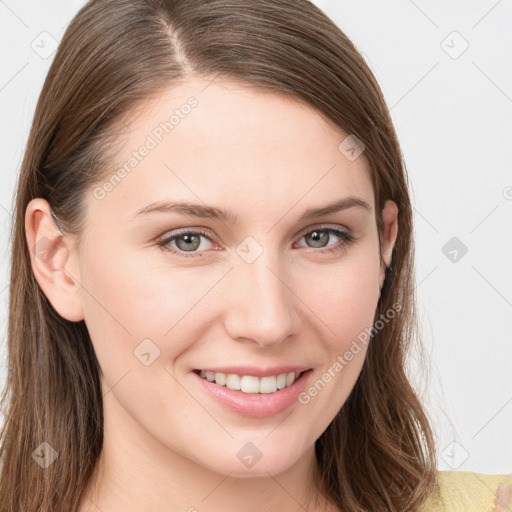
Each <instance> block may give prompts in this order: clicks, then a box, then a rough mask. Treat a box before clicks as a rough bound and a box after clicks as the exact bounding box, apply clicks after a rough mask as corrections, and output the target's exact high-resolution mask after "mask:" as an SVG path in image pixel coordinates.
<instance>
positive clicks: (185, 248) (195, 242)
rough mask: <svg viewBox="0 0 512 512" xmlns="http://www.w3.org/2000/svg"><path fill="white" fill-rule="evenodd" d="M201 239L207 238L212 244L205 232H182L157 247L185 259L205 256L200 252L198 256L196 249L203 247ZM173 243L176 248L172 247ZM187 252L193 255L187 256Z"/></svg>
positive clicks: (165, 239) (158, 243) (161, 241)
mask: <svg viewBox="0 0 512 512" xmlns="http://www.w3.org/2000/svg"><path fill="white" fill-rule="evenodd" d="M201 238H206V239H207V240H209V241H210V242H211V239H210V237H209V236H208V235H207V234H206V233H205V232H204V231H182V232H180V233H175V234H173V235H171V236H168V237H166V238H164V239H163V240H160V241H159V242H157V245H158V246H160V247H161V248H162V249H164V250H166V251H170V252H174V253H178V254H180V255H183V256H185V257H190V256H203V254H201V253H200V252H198V253H197V254H196V249H198V248H199V247H200V246H201ZM173 242H174V243H175V244H176V247H173V246H172V245H171V244H172V243H173ZM187 252H189V253H192V254H190V255H189V254H186V253H187Z"/></svg>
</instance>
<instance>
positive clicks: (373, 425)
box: [0, 0, 437, 512]
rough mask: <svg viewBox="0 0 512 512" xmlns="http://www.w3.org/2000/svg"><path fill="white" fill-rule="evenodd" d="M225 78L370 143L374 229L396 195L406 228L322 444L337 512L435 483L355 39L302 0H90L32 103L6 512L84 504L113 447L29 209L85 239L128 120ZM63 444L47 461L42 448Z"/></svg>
mask: <svg viewBox="0 0 512 512" xmlns="http://www.w3.org/2000/svg"><path fill="white" fill-rule="evenodd" d="M194 76H196V77H205V78H212V79H213V78H214V77H226V78H229V79H235V80H238V81H239V82H240V83H246V84H249V85H251V86H252V87H256V88H259V89H260V90H262V91H269V92H274V93H278V94H285V95H289V96H290V97H292V98H296V99H300V100H303V101H305V102H307V103H309V104H310V105H312V106H314V107H315V108H316V109H317V110H318V111H319V112H320V113H321V114H323V115H324V116H325V118H326V119H327V120H329V121H330V122H332V123H333V125H334V126H335V127H338V128H341V129H342V130H343V131H344V132H346V133H347V134H353V135H355V136H356V137H357V138H358V139H359V140H360V141H362V142H363V143H364V146H365V151H364V156H365V158H366V159H367V161H368V163H369V167H370V170H371V176H372V182H373V189H374V197H375V205H376V222H377V226H378V230H379V237H381V235H382V228H383V222H382V219H381V216H380V212H381V210H382V208H383V205H384V202H385V201H386V200H387V199H392V200H393V201H395V202H396V203H397V205H398V208H399V217H398V222H399V227H398V238H397V242H396V245H395V248H394V252H393V258H392V265H391V267H389V268H388V269H387V271H386V280H385V283H384V286H383V288H382V292H381V298H380V300H379V304H378V308H377V311H376V314H375V318H376V319H377V318H382V315H383V314H386V312H388V311H390V310H391V309H394V308H393V305H394V304H397V303H399V304H400V305H401V308H399V311H397V310H396V308H395V309H394V311H395V314H394V318H393V319H392V321H387V322H385V323H384V325H383V326H382V328H381V329H379V330H378V331H377V332H375V333H373V336H372V339H371V342H370V343H369V344H368V351H367V356H366V359H365V362H364V366H363V368H362V371H361V374H360V376H359V378H358V380H357V382H356V384H355V387H354V389H353V391H352V393H351V394H350V396H349V398H348V399H347V401H346V403H345V404H344V406H343V407H342V408H341V410H340V411H339V413H338V414H337V415H336V417H335V418H334V419H333V421H332V422H331V424H330V425H329V426H328V428H327V429H326V430H325V432H324V433H323V434H322V435H321V437H320V438H319V439H318V440H317V442H316V455H317V459H318V462H319V468H320V472H319V477H320V480H319V483H320V485H321V486H322V489H323V491H324V492H325V493H326V495H327V496H328V498H329V499H330V500H331V501H332V502H334V503H335V504H336V505H337V506H338V507H339V508H341V509H342V510H350V511H372V512H375V511H384V510H385V511H400V512H403V511H413V510H418V509H419V508H420V506H421V504H422V503H423V502H424V500H425V499H426V497H427V496H428V494H429V493H430V492H432V491H434V490H435V489H437V487H436V459H435V450H434V440H433V434H432V431H431V428H430V426H429V422H428V419H427V417H426V415H425V413H424V410H423V407H422V405H421V403H420V400H419V398H418V396H417V394H416V393H415V391H414V389H413V386H412V385H411V383H410V382H409V380H408V377H407V375H406V356H407V354H408V351H409V346H410V343H411V340H413V339H415V337H416V336H417V333H416V329H417V326H416V314H415V296H414V265H413V263H414V252H413V249H414V248H413V238H412V234H413V232H412V208H411V203H410V198H409V195H408V182H407V175H406V170H405V164H404V162H403V160H402V155H401V151H400V147H399V144H398V141H397V137H396V133H395V131H394V128H393V125H392V121H391V118H390V115H389V111H388V109H387V107H386V104H385V100H384V98H383V95H382V92H381V90H380V88H379V86H378V84H377V82H376V80H375V78H374V76H373V74H372V72H371V71H370V69H369V67H368V66H367V64H366V63H365V61H364V59H363V57H362V56H361V55H360V54H359V52H358V51H357V50H356V48H355V47H354V45H353V44H352V43H351V41H350V40H349V39H348V38H347V36H346V35H345V34H344V33H343V32H342V31H341V30H340V29H339V28H338V27H337V26H336V25H335V24H334V23H333V22H332V21H331V20H330V19H329V18H328V17H327V16H326V15H325V14H324V13H323V12H322V11H321V10H320V9H318V8H317V7H315V6H314V5H313V4H312V3H310V2H309V1H308V0H251V1H247V0H160V1H158V0H92V1H90V2H88V3H87V4H86V5H85V6H84V7H83V8H82V9H81V10H80V11H79V13H78V14H77V16H76V17H75V18H74V19H73V20H72V22H71V24H70V25H69V27H68V29H67V30H66V33H65V34H64V37H63V39H62V41H61V43H60V46H59V48H58V51H57V53H56V55H55V58H54V60H53V63H52V65H51V67H50V70H49V72H48V75H47V77H46V80H45V83H44V86H43V89H42V91H41V94H40V97H39V101H38V103H37V107H36V111H35V115H34V119H33V123H32V127H31V131H30V135H29V139H28V143H27V147H26V151H25V154H24V159H23V162H22V167H21V172H20V176H19V182H18V189H17V196H16V205H15V217H14V224H13V232H12V263H11V280H10V303H9V324H8V379H7V385H6V388H5V390H4V392H3V395H2V405H3V409H4V414H5V423H4V426H3V429H2V432H1V438H0V442H1V448H0V454H1V461H2V462H1V463H2V469H1V475H0V510H1V512H19V511H20V510H23V511H25V512H36V511H49V512H50V511H51V512H60V511H63V510H66V511H71V512H73V511H76V510H77V509H78V506H79V504H80V500H81V498H82V496H83V493H84V489H85V488H86V487H87V484H88V483H89V482H90V481H91V477H92V475H93V473H94V470H95V468H96V464H97V462H98V458H99V455H100V453H101V449H102V442H103V402H102V394H101V387H100V379H99V375H100V368H99V364H98V360H97V358H96V356H95V352H94V349H93V345H92V343H91V339H90V337H89V333H88V331H87V328H86V326H85V323H84V322H83V321H79V322H70V321H67V320H65V319H63V318H62V317H60V315H58V314H57V313H56V311H55V310H54V309H53V307H52V305H51V304H50V302H49V301H48V299H47V298H46V296H45V295H44V294H43V292H42V291H41V289H40V287H39V286H38V283H37V281H36V280H35V277H34V275H33V272H32V269H31V263H30V251H32V250H34V249H33V248H31V247H28V245H27V240H26V235H25V229H24V215H25V211H26V208H27V205H28V203H29V201H30V200H31V199H33V198H36V197H42V198H44V199H46V200H47V201H48V202H49V204H50V206H51V208H52V212H53V213H54V215H55V217H54V219H55V220H56V221H57V220H58V222H59V224H58V227H59V228H60V229H61V231H62V232H63V233H64V232H66V233H71V234H75V235H79V234H80V233H81V231H82V229H83V220H84V198H85V194H86V193H89V192H90V190H91V189H92V188H94V186H95V185H97V183H100V180H101V176H102V175H103V174H104V173H105V169H107V168H108V165H109V153H110V151H111V150H112V148H113V147H115V143H116V140H117V139H116V133H118V132H119V125H120V120H122V118H123V116H125V115H128V114H129V113H130V112H131V111H133V109H134V108H135V107H136V106H138V105H139V104H140V103H141V102H142V101H144V100H147V99H148V98H150V97H153V96H154V95H155V94H157V93H158V92H160V91H163V90H165V89H168V88H169V87H171V86H173V85H176V84H178V83H181V82H184V81H186V79H187V78H190V77H194ZM44 442H46V443H48V444H49V445H50V446H51V447H52V448H54V449H55V450H56V451H57V452H58V457H57V459H56V460H55V462H53V463H52V464H51V465H49V466H48V467H46V469H42V467H41V466H40V465H39V464H36V463H35V462H34V460H33V459H34V458H33V456H32V454H33V452H34V450H36V449H40V450H41V449H43V447H41V443H44Z"/></svg>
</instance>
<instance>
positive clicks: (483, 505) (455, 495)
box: [422, 471, 512, 512]
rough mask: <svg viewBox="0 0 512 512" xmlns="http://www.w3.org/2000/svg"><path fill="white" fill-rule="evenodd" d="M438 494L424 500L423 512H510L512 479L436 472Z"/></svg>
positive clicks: (461, 472)
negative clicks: (437, 476) (425, 501)
mask: <svg viewBox="0 0 512 512" xmlns="http://www.w3.org/2000/svg"><path fill="white" fill-rule="evenodd" d="M438 475H439V485H440V494H439V495H434V496H431V497H430V498H429V500H427V503H426V504H425V505H424V507H423V508H422V512H509V511H512V475H486V474H483V473H473V472H471V471H439V473H438Z"/></svg>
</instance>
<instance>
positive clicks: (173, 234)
mask: <svg viewBox="0 0 512 512" xmlns="http://www.w3.org/2000/svg"><path fill="white" fill-rule="evenodd" d="M323 229H335V230H338V231H342V232H343V231H344V232H346V233H348V234H352V230H351V229H349V228H347V227H345V226H340V225H338V224H334V225H333V224H313V225H311V226H308V227H306V228H303V229H302V230H301V231H299V233H298V234H297V235H296V236H297V237H299V238H302V237H303V236H304V235H306V234H308V233H310V232H312V231H315V230H323ZM174 231H175V230H173V231H169V232H166V233H165V234H164V235H162V236H161V237H159V240H160V241H164V240H167V239H169V238H175V237H178V236H180V235H185V234H187V233H195V234H199V235H201V236H204V237H206V238H208V239H209V240H210V241H211V242H214V239H215V237H214V236H212V235H210V234H209V233H210V231H209V229H207V228H194V227H190V228H182V229H178V230H177V232H174Z"/></svg>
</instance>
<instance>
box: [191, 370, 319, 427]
mask: <svg viewBox="0 0 512 512" xmlns="http://www.w3.org/2000/svg"><path fill="white" fill-rule="evenodd" d="M282 368H285V367H282ZM286 368H292V367H286ZM241 369H242V368H241V367H238V368H236V372H235V371H232V372H228V373H237V372H238V371H240V370H241ZM207 371H214V370H207ZM219 371H220V370H219ZM265 371H266V370H265ZM269 371H270V370H269ZM274 371H276V368H273V369H272V372H274ZM290 371H293V370H290ZM296 371H299V370H296ZM312 371H313V370H312V369H307V370H303V373H302V374H301V375H300V376H299V378H298V379H297V380H296V381H295V382H294V383H293V384H292V385H291V386H288V387H286V388H283V389H279V390H277V391H276V392H275V393H244V392H243V391H237V390H234V389H229V388H227V387H225V386H219V385H218V384H215V383H214V382H210V381H208V380H206V379H203V378H202V377H201V376H200V375H199V374H198V373H196V372H195V371H193V372H191V374H192V377H193V378H194V379H196V381H197V384H198V386H200V387H201V389H202V390H203V391H204V392H205V393H206V394H207V395H208V396H209V397H210V398H213V399H214V400H215V401H217V402H218V403H219V404H221V405H222V406H223V407H225V408H226V409H228V410H230V411H232V412H235V413H237V414H239V415H240V416H245V417H248V418H269V417H271V416H275V415H277V414H279V413H281V412H283V411H286V410H287V409H289V408H290V407H291V406H292V405H293V404H295V403H297V401H298V396H299V394H300V393H301V392H302V391H303V390H304V388H305V387H306V385H307V383H308V381H309V376H310V375H311V373H312ZM221 373H225V372H224V371H222V372H221ZM280 373H285V372H284V371H281V372H280ZM278 374H279V372H278V373H276V374H274V373H270V375H278ZM239 375H251V373H250V372H249V373H245V371H244V372H243V373H241V374H239ZM267 375H269V374H268V372H267ZM267 375H263V376H264V377H265V376H267Z"/></svg>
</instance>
